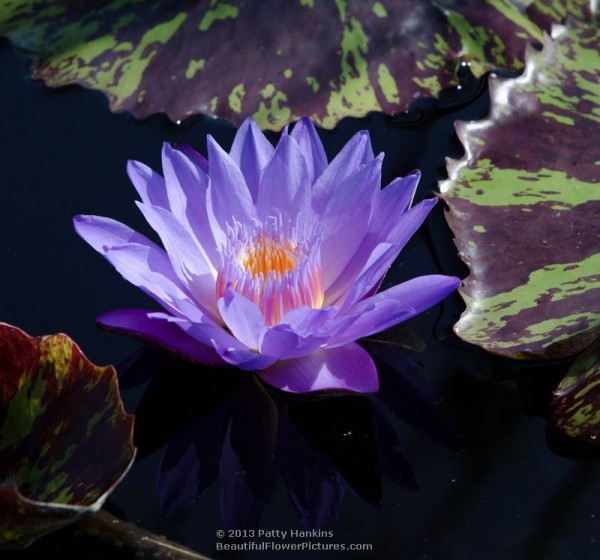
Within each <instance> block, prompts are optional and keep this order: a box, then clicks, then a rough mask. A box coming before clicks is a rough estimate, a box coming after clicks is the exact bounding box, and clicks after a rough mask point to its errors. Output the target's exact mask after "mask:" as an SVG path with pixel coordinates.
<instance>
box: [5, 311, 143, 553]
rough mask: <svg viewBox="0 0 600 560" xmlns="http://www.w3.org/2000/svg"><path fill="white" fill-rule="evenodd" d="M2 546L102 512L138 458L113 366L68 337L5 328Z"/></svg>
mask: <svg viewBox="0 0 600 560" xmlns="http://www.w3.org/2000/svg"><path fill="white" fill-rule="evenodd" d="M0 388H1V389H2V390H1V391H0V545H13V546H18V545H24V544H27V543H28V542H30V541H31V540H33V539H35V538H37V537H40V536H42V535H43V534H45V533H48V532H50V531H53V530H55V529H59V528H61V527H63V526H65V525H67V524H69V523H71V522H72V521H74V520H76V519H77V518H78V517H79V516H81V515H82V514H84V513H87V512H93V511H97V510H98V509H100V507H101V506H102V504H103V503H104V501H105V500H106V498H107V496H108V495H109V494H110V493H111V491H112V490H113V488H114V487H115V486H116V485H117V484H118V483H119V482H120V480H121V479H122V478H123V476H125V473H126V472H127V471H128V469H129V467H130V465H131V463H132V461H133V456H134V451H135V450H134V448H133V444H132V437H133V418H132V417H131V416H129V415H127V414H126V413H125V411H124V409H123V404H122V402H121V399H120V397H119V392H118V389H117V381H116V373H115V371H114V369H113V368H112V367H98V366H95V365H93V364H92V363H91V362H90V361H89V360H88V359H87V358H86V357H85V356H84V355H83V354H82V352H81V350H80V349H79V348H78V347H77V345H76V344H75V343H74V342H73V341H72V340H71V339H70V338H69V337H67V336H66V335H64V334H57V335H52V336H45V337H42V338H32V337H30V336H28V335H27V334H25V333H24V332H23V331H21V330H19V329H18V328H16V327H12V326H10V325H7V324H5V323H0Z"/></svg>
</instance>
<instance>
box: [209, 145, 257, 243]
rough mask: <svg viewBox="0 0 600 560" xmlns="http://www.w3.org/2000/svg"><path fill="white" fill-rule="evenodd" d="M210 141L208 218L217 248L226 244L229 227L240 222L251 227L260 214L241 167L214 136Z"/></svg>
mask: <svg viewBox="0 0 600 560" xmlns="http://www.w3.org/2000/svg"><path fill="white" fill-rule="evenodd" d="M206 142H207V144H206V145H207V149H208V161H209V170H208V171H209V173H208V175H209V178H210V182H209V186H208V199H207V200H208V217H209V221H210V227H211V229H212V232H213V235H214V237H215V240H216V242H217V246H221V244H223V243H224V242H225V230H224V227H225V224H230V225H232V224H233V223H234V221H238V222H240V223H242V224H244V225H250V224H252V223H253V222H254V220H255V218H256V211H255V209H254V203H253V202H252V196H251V195H250V191H249V190H248V185H247V184H246V180H245V179H244V175H243V174H242V172H241V171H240V168H239V167H238V166H237V164H236V163H235V162H234V161H233V160H232V159H231V157H230V156H229V154H227V153H226V152H225V151H224V150H223V148H221V146H219V145H218V144H217V143H216V142H215V140H214V138H213V137H212V136H210V135H209V136H208V137H207V140H206Z"/></svg>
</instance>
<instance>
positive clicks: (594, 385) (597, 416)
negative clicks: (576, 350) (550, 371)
mask: <svg viewBox="0 0 600 560" xmlns="http://www.w3.org/2000/svg"><path fill="white" fill-rule="evenodd" d="M552 418H553V420H554V424H555V425H556V427H557V428H558V429H559V430H560V431H561V432H563V433H564V434H565V435H567V436H569V437H573V438H577V439H580V440H584V441H595V442H598V437H599V436H600V339H598V340H597V341H596V342H595V343H594V344H592V345H591V346H590V347H589V348H588V349H587V350H586V351H585V352H584V353H583V354H581V356H579V358H577V360H576V361H575V362H574V363H573V365H572V366H571V367H570V368H569V371H568V372H567V375H566V376H565V378H564V379H563V380H562V381H561V382H560V383H559V385H558V387H557V388H556V390H555V391H554V399H553V401H552Z"/></svg>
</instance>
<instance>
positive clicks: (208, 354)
mask: <svg viewBox="0 0 600 560" xmlns="http://www.w3.org/2000/svg"><path fill="white" fill-rule="evenodd" d="M96 323H97V324H98V325H99V326H101V327H102V328H103V329H106V330H108V331H112V332H117V333H119V334H125V335H128V336H132V337H134V338H137V339H139V340H142V341H144V342H150V343H152V344H156V345H158V346H161V347H163V348H165V349H167V350H169V351H171V352H173V353H175V354H177V355H179V356H181V357H182V358H185V359H187V360H191V361H193V362H199V363H201V364H210V365H216V366H219V365H220V366H226V365H227V364H226V363H225V362H224V361H223V360H222V359H221V358H220V356H219V355H218V354H217V353H216V352H215V350H214V349H213V348H212V347H211V346H206V345H205V344H201V343H200V342H198V341H197V340H196V339H194V338H192V337H191V336H189V335H188V334H186V333H185V332H184V331H183V330H181V329H180V328H179V327H178V326H177V325H176V324H174V323H173V322H171V321H169V320H168V316H167V315H166V314H162V315H161V314H157V313H156V312H155V311H153V310H149V309H118V310H115V311H109V312H107V313H103V314H102V315H100V316H99V317H98V318H97V319H96Z"/></svg>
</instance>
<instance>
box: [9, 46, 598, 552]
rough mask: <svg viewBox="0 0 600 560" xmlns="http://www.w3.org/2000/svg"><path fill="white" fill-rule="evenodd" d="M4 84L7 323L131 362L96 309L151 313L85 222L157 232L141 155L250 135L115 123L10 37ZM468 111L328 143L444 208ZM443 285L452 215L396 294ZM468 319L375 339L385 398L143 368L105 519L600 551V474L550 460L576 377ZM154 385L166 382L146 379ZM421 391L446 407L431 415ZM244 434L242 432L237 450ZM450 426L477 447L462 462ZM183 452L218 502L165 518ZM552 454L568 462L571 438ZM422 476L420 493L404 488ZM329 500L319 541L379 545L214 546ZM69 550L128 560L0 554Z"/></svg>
mask: <svg viewBox="0 0 600 560" xmlns="http://www.w3.org/2000/svg"><path fill="white" fill-rule="evenodd" d="M0 76H1V87H0V138H1V146H2V151H1V152H0V192H1V193H2V196H1V201H2V202H1V205H0V263H1V264H0V266H1V270H2V274H1V276H0V293H1V294H2V298H1V299H0V321H5V322H8V323H11V324H14V325H17V326H19V327H21V328H22V329H24V330H25V331H27V332H29V333H30V334H34V335H41V334H45V333H54V332H65V333H67V334H68V335H70V336H71V337H72V338H74V339H75V340H76V341H77V342H78V343H79V345H80V346H81V347H82V349H83V350H84V352H85V353H86V354H87V355H88V356H89V357H90V359H92V360H93V361H94V362H96V363H99V364H105V363H112V364H118V363H120V362H122V361H123V360H125V359H126V358H127V357H128V356H130V355H131V354H132V353H134V352H135V351H136V350H138V349H139V345H138V344H137V343H136V342H134V341H131V340H128V339H126V338H122V337H119V336H116V335H111V334H107V333H104V332H101V331H99V330H97V328H96V327H95V325H94V318H95V316H96V315H98V314H100V313H101V312H104V311H107V310H110V309H117V308H120V307H136V306H137V307H147V306H148V305H151V302H150V301H149V300H148V299H147V298H146V296H144V295H143V294H142V293H141V292H140V291H139V290H137V289H136V288H134V287H132V286H130V285H129V284H127V283H126V282H125V281H124V280H122V279H121V278H120V276H119V275H118V274H117V273H116V272H115V271H114V270H113V269H112V267H110V266H109V265H108V264H107V263H106V262H105V261H104V260H103V259H102V258H101V257H100V256H99V255H97V254H96V253H95V252H94V251H93V250H91V249H90V248H89V247H88V246H87V245H86V244H85V243H84V242H83V241H81V239H80V238H79V237H78V236H77V235H76V234H75V233H74V231H73V229H72V225H71V218H72V216H73V215H75V214H78V213H89V214H98V215H106V216H111V217H113V218H116V219H118V220H120V221H123V222H125V223H127V224H129V225H131V226H132V227H134V228H136V229H139V230H141V231H144V232H146V233H149V232H148V227H147V226H146V224H145V222H144V220H143V219H142V217H141V215H139V213H138V212H137V209H136V208H135V205H134V199H135V192H134V189H133V187H132V186H131V185H130V184H129V182H128V179H127V176H126V174H125V164H126V161H127V160H128V159H137V160H140V161H143V162H145V163H147V164H148V165H150V166H151V167H153V168H155V169H160V147H161V143H162V142H163V141H165V140H166V141H171V142H173V141H181V140H183V141H185V142H187V143H189V144H191V145H192V146H194V147H196V148H197V149H199V150H200V151H202V152H204V153H205V146H206V143H205V138H206V134H207V133H210V134H212V135H213V136H214V137H215V138H216V139H217V140H218V141H219V143H221V144H222V145H223V146H224V147H226V148H228V147H229V145H230V144H231V141H232V139H233V135H234V133H235V130H234V128H233V127H232V126H231V125H228V124H227V123H224V122H220V121H215V120H212V119H208V118H200V119H197V120H195V121H194V122H192V123H189V124H187V125H185V126H176V125H173V124H170V123H169V122H168V121H167V120H166V119H165V118H164V117H162V116H155V117H153V118H150V119H148V120H146V121H143V122H136V121H134V120H133V118H132V117H131V116H130V115H128V114H120V115H114V114H111V113H110V111H109V110H108V104H107V102H106V99H105V98H104V96H103V95H101V94H99V93H96V92H91V91H84V90H82V89H79V88H65V89H62V90H60V91H51V90H48V89H46V88H45V87H44V86H42V85H41V84H40V83H36V82H32V81H30V80H29V79H28V77H27V61H26V59H25V58H24V57H23V56H21V55H19V54H17V53H15V52H14V51H13V50H12V48H11V47H10V46H9V45H8V43H6V42H2V43H0ZM464 99H465V100H466V102H465V103H462V104H461V103H458V102H457V100H456V99H454V100H449V102H448V104H447V105H448V106H446V107H444V106H443V105H444V104H443V103H439V102H438V103H434V102H429V101H423V102H422V103H420V108H421V109H422V112H415V113H414V115H411V116H410V117H407V118H404V119H402V120H400V121H394V120H393V119H391V118H389V117H385V116H382V115H377V114H373V115H370V116H369V117H367V118H365V119H360V120H356V119H347V120H344V121H343V122H342V123H341V124H340V126H338V127H337V128H336V129H335V130H334V131H324V132H322V139H323V141H324V143H325V146H326V149H327V151H328V155H329V156H330V157H331V156H333V155H334V154H335V153H336V152H337V151H338V150H339V149H340V147H341V146H342V145H343V144H344V143H345V142H346V141H347V140H348V139H349V138H350V137H351V136H352V134H353V133H354V132H356V131H357V130H361V129H367V130H369V132H370V134H371V137H372V141H373V145H374V148H375V151H376V152H378V151H384V152H385V154H386V158H385V164H384V179H385V182H386V183H387V182H388V181H390V180H391V179H393V178H394V177H396V176H398V175H404V174H406V173H407V172H409V171H411V170H412V169H414V168H419V169H421V171H422V172H423V178H422V181H421V184H420V187H419V193H418V197H417V198H418V199H420V198H425V197H429V196H430V195H431V192H432V191H433V190H434V189H435V186H436V181H437V180H438V179H439V178H441V177H443V175H444V158H445V157H446V156H451V157H459V156H460V154H461V148H460V145H459V144H458V142H457V140H456V139H455V137H454V133H453V121H454V120H456V119H474V118H479V117H482V116H483V115H485V113H486V111H487V103H488V100H487V97H486V95H485V92H483V93H481V94H480V95H471V96H469V95H466V96H465V97H464ZM450 101H451V102H450ZM275 138H276V137H275V136H273V140H274V139H275ZM438 272H443V273H445V274H457V275H460V276H464V275H465V273H466V272H465V269H464V267H463V265H462V264H461V263H460V261H459V260H458V258H457V257H456V253H455V249H454V246H453V244H452V240H451V235H450V232H449V230H448V228H447V227H446V225H445V222H444V219H443V209H442V208H441V205H438V207H437V208H436V209H435V212H434V213H433V214H432V215H431V216H430V218H429V220H428V223H427V226H426V227H423V228H422V230H421V231H420V232H419V233H418V234H417V235H416V236H415V238H414V239H413V240H412V241H411V243H410V244H409V245H408V246H407V248H406V249H405V250H404V251H403V253H402V254H401V256H400V259H399V260H398V262H397V263H396V264H395V265H394V267H393V268H392V270H391V271H390V275H389V277H388V282H389V283H396V282H399V281H402V280H405V279H408V278H411V277H413V276H416V275H420V274H428V273H438ZM460 311H461V302H460V298H459V297H458V296H455V297H453V298H448V299H447V300H445V302H444V303H443V305H439V306H437V307H435V308H433V309H431V310H430V311H429V312H427V313H424V314H422V315H421V316H418V317H416V318H415V319H413V320H411V321H410V322H408V323H407V325H408V326H409V327H410V329H411V330H412V331H413V332H414V333H416V335H418V336H419V337H421V338H422V339H423V340H424V341H425V342H426V345H427V347H426V350H425V351H424V352H422V353H415V352H410V351H404V350H398V351H397V353H395V354H393V355H392V354H389V351H388V350H383V351H382V349H381V347H376V346H372V347H371V349H373V350H374V351H376V352H378V356H379V357H382V356H383V358H386V357H387V358H388V359H393V360H394V361H395V363H396V364H397V366H398V369H399V370H400V371H399V372H389V371H388V372H384V371H382V379H383V380H384V381H385V382H384V383H383V385H384V387H383V389H382V392H381V394H380V395H378V396H376V397H371V398H366V397H338V398H329V399H308V398H307V399H303V398H294V399H289V398H287V397H285V396H282V395H279V394H276V393H275V392H272V391H270V390H268V389H267V390H265V389H264V388H263V387H262V386H260V385H259V384H257V383H256V382H255V381H254V380H253V379H252V378H251V377H249V376H239V375H234V374H232V375H231V378H223V376H222V375H217V374H216V373H215V372H214V371H211V370H208V369H205V370H202V369H198V368H190V367H188V366H186V365H185V364H180V363H177V362H173V361H168V360H167V359H166V358H164V357H161V356H159V357H156V356H154V357H151V358H150V359H147V360H146V361H145V362H141V365H140V363H138V367H137V368H136V369H135V370H134V371H131V372H130V374H129V375H128V376H126V377H125V381H124V398H125V401H126V403H127V406H128V408H129V410H131V411H134V410H135V409H136V407H137V406H138V403H140V404H139V418H138V420H139V421H138V433H137V443H138V446H139V448H140V457H141V460H140V461H138V463H137V464H136V465H135V466H134V467H133V469H132V471H131V472H130V474H129V475H128V476H127V478H126V479H125V481H124V482H123V483H122V485H121V486H120V487H119V488H118V489H117V490H116V491H115V492H114V494H113V495H112V497H111V499H110V501H109V504H108V505H107V507H108V508H109V509H110V510H111V511H113V512H115V513H116V514H118V515H120V516H122V517H123V518H125V519H127V520H129V521H133V522H135V523H137V524H139V525H140V526H141V527H144V528H146V529H148V530H151V531H153V532H156V533H160V534H165V535H167V536H168V537H169V538H170V539H172V540H174V541H177V542H180V543H183V544H185V545H187V546H188V547H190V548H193V549H195V550H198V551H200V552H202V553H204V554H206V555H207V556H210V557H216V558H244V559H245V558H261V559H262V558H273V559H276V558H277V559H279V558H290V557H297V558H320V557H322V558H334V559H337V558H365V559H367V558H368V559H371V558H406V559H413V558H414V559H418V558H432V559H445V558H448V559H454V558H461V559H464V558H486V559H495V558H498V559H503V558H510V559H517V560H518V559H529V558H545V559H552V560H563V559H566V558H573V559H577V560H580V559H587V558H598V557H600V543H599V542H597V540H598V539H600V508H599V506H598V496H599V495H600V474H599V473H598V472H597V463H596V462H594V461H586V462H583V461H578V460H575V459H572V458H563V457H560V456H558V455H557V454H556V453H554V452H553V451H552V450H551V449H550V447H549V446H548V444H547V442H546V433H545V422H544V419H543V418H542V417H541V416H540V414H542V413H543V412H544V409H545V407H546V405H547V397H548V392H549V390H551V388H552V384H553V383H555V382H556V378H557V375H560V373H561V372H564V370H565V367H566V365H565V364H558V365H556V364H553V365H540V366H537V367H529V368H528V369H521V370H518V369H517V368H516V367H515V366H510V365H509V364H506V363H505V362H501V361H499V360H496V359H492V358H491V357H489V356H487V355H486V354H484V353H482V352H479V351H478V350H477V349H474V348H470V347H467V346H466V345H464V344H462V343H460V341H458V340H457V339H456V338H455V337H454V336H453V335H452V333H451V326H452V324H453V322H454V321H455V320H456V318H457V316H458V314H459V313H460ZM382 352H383V354H382ZM386 352H388V354H386ZM152 373H154V378H153V381H151V382H148V381H147V379H146V381H144V382H142V383H141V384H137V385H136V382H138V381H143V378H144V377H148V376H149V375H150V374H152ZM136 376H137V377H136ZM415 378H418V379H420V380H421V381H422V382H424V383H425V384H426V385H427V386H428V387H430V388H431V389H432V390H433V391H434V392H435V393H437V394H438V395H440V396H441V397H442V399H443V401H442V403H441V404H440V405H439V406H437V407H436V408H435V409H433V408H432V407H431V406H429V405H428V404H427V399H425V398H424V397H423V395H424V394H426V393H427V392H428V391H427V389H425V388H423V387H421V384H420V382H416V381H415ZM511 378H517V379H518V380H519V381H520V382H519V383H518V384H517V383H516V382H515V381H514V380H513V379H511ZM411 380H412V381H411ZM518 387H520V390H519V389H518ZM82 406H84V404H83V403H82ZM434 410H435V411H437V414H439V416H440V417H441V418H443V419H444V421H445V422H446V423H447V424H448V425H449V426H451V431H449V430H448V428H447V427H446V425H445V424H444V423H443V422H442V421H441V420H440V419H439V418H438V417H436V416H435V414H436V413H435V412H434ZM230 422H231V426H237V428H236V429H237V432H235V437H236V438H237V443H236V442H234V444H233V445H234V447H235V448H236V451H237V452H236V453H231V438H232V435H231V434H232V432H231V431H230V432H228V430H227V426H228V425H229V423H230ZM275 428H277V430H276V431H275ZM231 430H234V429H233V428H231ZM234 431H235V430H234ZM452 432H454V433H455V434H456V436H457V437H458V438H459V439H460V442H461V444H462V447H463V448H464V450H462V451H457V450H456V447H457V445H456V441H455V439H454V436H453V435H452ZM274 433H277V438H276V439H274V437H273V434H274ZM177 434H179V436H178V439H177V438H176V439H175V440H173V439H172V438H173V437H175V436H176V435H177ZM181 434H183V436H182V435H181ZM170 438H171V439H170ZM186 438H188V439H187V440H186ZM194 438H195V439H194ZM397 438H399V439H397ZM169 439H170V441H171V452H170V453H171V454H170V455H169V457H170V459H169V460H170V462H169V463H168V464H167V466H168V467H174V466H178V467H179V468H180V470H181V472H184V471H185V469H184V468H183V467H184V465H183V464H182V463H178V462H177V461H176V460H175V459H174V458H176V457H177V449H178V447H177V446H180V447H181V446H183V447H182V448H183V449H185V443H186V441H187V442H188V443H189V442H190V441H194V442H195V444H196V445H197V448H198V449H201V454H202V457H203V461H204V463H203V464H204V465H205V466H206V468H207V469H208V471H210V472H208V474H207V472H205V471H203V473H204V474H203V478H202V483H203V488H202V489H205V492H204V494H203V495H202V496H201V497H200V498H199V500H198V501H197V503H196V504H194V505H192V506H190V507H187V508H183V509H176V510H175V511H174V512H173V513H172V514H171V515H169V516H165V515H164V514H163V513H162V512H161V509H160V506H159V501H158V497H157V494H156V491H155V486H156V479H157V474H158V472H159V468H160V463H161V459H162V456H163V449H162V447H163V445H164V443H166V441H167V440H169ZM224 442H225V445H224ZM399 442H401V446H402V455H400V443H399ZM553 448H554V450H555V451H558V452H560V453H562V454H565V453H570V454H571V456H572V455H573V450H568V449H565V448H564V447H563V446H560V445H558V444H555V445H554V446H553ZM273 456H274V462H273V461H272V458H273ZM403 457H404V459H403ZM408 464H410V467H408ZM411 467H412V473H414V477H415V479H416V480H413V478H412V475H411V470H410V468H411ZM240 473H241V476H240ZM188 478H189V477H188ZM213 479H214V480H213ZM181 480H185V481H186V482H188V483H189V482H190V480H188V479H186V478H185V477H183V478H181ZM240 481H241V482H240ZM307 481H309V482H307ZM191 482H192V483H193V484H195V480H192V481H191ZM415 482H417V483H418V487H419V489H418V490H415V489H409V488H407V487H411V486H414V485H415ZM311 484H312V485H313V486H311ZM303 485H304V486H303ZM306 485H308V486H306ZM307 488H308V489H307ZM314 488H321V490H322V492H323V494H322V496H323V499H322V500H321V501H318V504H317V505H318V506H319V507H320V509H319V507H317V505H315V507H314V508H313V510H312V513H311V515H312V519H313V524H315V523H316V522H317V521H318V520H319V519H320V518H324V520H323V523H322V528H323V529H324V530H327V531H331V532H332V533H331V534H332V535H333V536H326V537H321V538H318V537H310V538H307V539H305V540H308V541H310V542H313V543H316V542H323V543H332V542H335V543H343V544H345V545H347V546H349V545H350V544H352V543H353V544H366V545H370V546H371V547H372V550H371V551H362V552H349V551H345V552H342V551H338V552H336V551H320V552H319V551H309V552H294V553H291V552H281V551H280V552H277V551H270V552H245V553H224V552H219V551H218V550H217V548H216V543H217V542H227V541H226V540H223V539H218V538H217V537H216V534H217V531H218V530H222V529H223V528H225V527H227V526H240V527H242V526H245V527H254V528H255V529H262V530H268V531H276V530H277V531H282V532H283V531H291V530H301V529H303V528H305V526H306V525H303V524H302V523H301V522H300V519H299V516H298V513H297V511H296V509H295V508H294V504H293V503H292V501H291V500H290V493H293V494H294V495H296V496H298V495H303V492H304V494H306V495H311V489H314ZM192 492H193V491H192ZM222 495H223V496H224V497H223V499H222V498H221V496H222ZM252 496H254V498H255V499H250V498H251V497H252ZM342 497H343V499H342ZM221 502H222V504H221ZM222 509H223V516H222V514H221V511H222ZM309 517H310V516H309ZM335 517H337V520H335V519H332V518H335ZM280 534H281V533H280ZM288 535H289V533H288ZM254 540H255V541H256V542H264V541H269V540H272V541H275V542H279V543H281V542H285V539H282V538H281V537H276V538H267V537H264V538H260V539H254ZM299 540H302V539H299ZM296 541H298V539H296ZM229 542H233V541H229ZM287 542H291V540H290V538H289V537H287ZM55 552H58V554H59V556H60V557H62V558H77V559H78V560H80V559H85V558H107V557H115V554H114V552H112V551H110V550H109V548H106V547H104V546H103V545H100V544H98V543H96V541H94V540H93V539H83V538H73V537H72V534H71V533H70V532H69V530H65V531H61V532H58V533H56V534H55V535H53V536H50V537H48V538H46V539H42V540H40V541H39V542H38V543H36V544H35V545H33V546H32V547H30V548H29V549H28V550H27V551H25V552H22V553H14V552H10V553H9V552H5V553H0V556H2V557H6V558H8V557H9V556H15V557H17V558H22V559H23V560H28V559H33V558H48V557H49V556H50V554H52V553H55ZM109 555H110V556H109Z"/></svg>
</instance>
